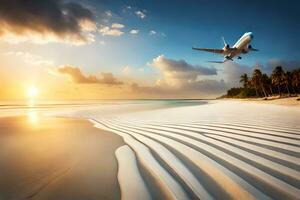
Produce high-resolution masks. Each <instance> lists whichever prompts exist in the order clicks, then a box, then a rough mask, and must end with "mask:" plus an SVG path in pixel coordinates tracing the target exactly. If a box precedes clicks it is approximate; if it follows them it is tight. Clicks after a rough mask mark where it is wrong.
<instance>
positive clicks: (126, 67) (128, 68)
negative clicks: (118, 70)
mask: <svg viewBox="0 0 300 200" xmlns="http://www.w3.org/2000/svg"><path fill="white" fill-rule="evenodd" d="M122 71H123V73H124V74H126V75H128V74H130V73H131V71H132V69H131V67H130V66H125V67H124V68H123V70H122Z"/></svg>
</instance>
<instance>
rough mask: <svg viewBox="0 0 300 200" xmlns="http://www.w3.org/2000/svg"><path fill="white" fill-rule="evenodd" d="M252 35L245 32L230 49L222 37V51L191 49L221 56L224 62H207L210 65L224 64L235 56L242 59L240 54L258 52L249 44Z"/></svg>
mask: <svg viewBox="0 0 300 200" xmlns="http://www.w3.org/2000/svg"><path fill="white" fill-rule="evenodd" d="M253 37H254V36H253V33H252V32H247V33H245V34H244V35H243V36H242V37H241V38H240V39H239V40H238V41H237V42H236V43H235V44H234V45H233V46H232V47H230V46H229V44H227V43H226V41H225V39H224V37H222V40H223V43H224V47H223V49H207V48H194V47H193V48H192V49H194V50H199V51H207V52H211V53H217V54H223V55H224V60H223V61H208V62H211V63H225V62H227V61H229V60H231V61H233V58H234V57H236V56H237V58H238V59H242V57H241V56H240V54H247V53H249V52H250V51H258V49H254V48H253V47H252V46H251V45H250V42H251V41H252V39H253Z"/></svg>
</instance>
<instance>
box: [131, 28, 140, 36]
mask: <svg viewBox="0 0 300 200" xmlns="http://www.w3.org/2000/svg"><path fill="white" fill-rule="evenodd" d="M129 33H130V34H134V35H136V34H138V33H139V30H138V29H132V30H131V31H130V32H129Z"/></svg>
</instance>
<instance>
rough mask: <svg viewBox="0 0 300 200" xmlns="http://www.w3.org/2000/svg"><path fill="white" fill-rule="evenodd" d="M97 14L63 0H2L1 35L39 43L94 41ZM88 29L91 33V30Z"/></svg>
mask: <svg viewBox="0 0 300 200" xmlns="http://www.w3.org/2000/svg"><path fill="white" fill-rule="evenodd" d="M95 27H96V22H95V17H94V14H93V13H92V12H91V11H90V10H89V9H87V8H85V7H83V6H82V5H80V4H79V3H75V2H65V1H60V0H43V1H37V0H29V1H24V0H3V1H2V2H1V4H0V39H2V40H6V41H8V42H14V43H17V42H21V41H32V42H36V43H48V42H65V43H70V44H76V45H78V44H86V43H89V42H92V40H91V39H92V37H91V33H90V32H91V31H94V30H95ZM88 33H89V34H88Z"/></svg>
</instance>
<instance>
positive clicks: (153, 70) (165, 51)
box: [0, 0, 298, 100]
mask: <svg viewBox="0 0 300 200" xmlns="http://www.w3.org/2000/svg"><path fill="white" fill-rule="evenodd" d="M205 6H206V7H205ZM205 6H202V7H201V9H202V10H203V12H202V13H201V12H196V13H197V14H195V16H194V15H191V14H190V13H195V12H194V11H195V9H200V7H199V5H198V3H196V2H194V3H192V4H191V5H190V4H189V5H188V6H181V7H176V5H169V4H167V3H161V4H159V6H158V5H156V4H155V5H154V4H152V3H150V2H144V3H142V2H140V3H137V2H131V1H114V2H110V1H94V0H85V1H78V0H75V1H69V0H45V1H38V0H31V1H23V0H14V1H10V0H3V1H1V4H0V85H1V86H0V99H1V100H14V99H21V100H22V99H28V91H30V90H32V88H33V90H35V91H36V95H34V96H35V98H36V99H129V98H135V99H136V98H214V97H218V96H220V95H221V94H223V93H225V91H226V89H228V88H230V87H232V86H239V76H240V74H241V73H249V72H251V70H252V69H253V67H260V68H262V69H263V70H265V71H267V72H269V71H270V70H271V68H272V67H273V66H275V65H278V64H282V63H288V64H287V65H290V64H291V65H295V62H290V60H295V58H296V54H295V55H294V54H284V55H290V57H289V58H286V57H284V59H285V61H283V58H281V57H278V56H277V55H283V54H281V53H280V52H279V51H277V50H276V49H277V48H271V49H269V50H268V51H266V50H265V52H266V54H260V53H257V54H256V55H249V56H248V55H247V58H245V61H244V60H243V62H241V63H239V64H238V63H233V62H228V63H226V64H223V65H218V64H210V63H207V62H206V61H208V60H218V59H219V60H221V59H222V57H218V56H217V55H211V54H206V53H199V52H195V51H192V49H191V47H192V46H204V47H216V48H222V43H221V40H220V36H221V35H222V34H223V35H224V36H227V37H229V39H228V40H229V42H230V44H233V43H234V42H235V41H236V40H237V39H238V38H239V37H240V36H241V35H242V34H243V33H244V32H246V31H253V32H254V33H257V34H260V37H262V35H264V32H263V31H264V30H262V29H261V28H260V25H259V24H257V21H256V20H254V19H253V21H251V20H252V19H251V18H249V19H248V21H246V22H245V23H241V24H239V25H238V29H237V30H236V31H233V30H229V29H228V30H227V29H224V28H222V27H224V25H225V24H226V23H227V21H226V20H225V18H224V19H223V17H222V16H218V17H217V18H218V22H217V24H215V21H214V20H213V19H211V17H209V16H210V12H209V11H212V10H214V9H218V8H217V7H215V6H214V5H213V4H212V5H210V4H205ZM168 7H172V9H166V8H168ZM246 8H248V7H247V6H246ZM232 9H233V8H232ZM249 9H250V8H249ZM258 12H259V15H261V18H263V19H264V20H265V22H266V23H267V21H268V20H270V22H271V21H272V23H275V22H276V23H281V20H280V19H281V18H282V15H281V14H279V13H278V14H277V15H276V16H275V19H277V20H274V16H272V18H271V17H270V16H268V15H267V14H268V13H265V12H262V11H258ZM217 13H218V15H223V14H222V13H223V12H217ZM198 15H199V16H198ZM200 15H201V16H200ZM175 16H176V17H175ZM200 18H202V19H206V20H208V21H203V20H202V21H201V20H199V19H200ZM175 19H176V20H175ZM273 21H275V22H273ZM254 22H255V23H254ZM292 22H294V21H291V23H292ZM295 23H296V21H295ZM272 26H274V27H277V26H278V24H272ZM290 27H293V26H292V24H291V26H290ZM250 29H251V30H250ZM280 30H285V31H286V33H285V34H287V35H289V34H292V31H290V30H289V29H280ZM277 31H279V30H277ZM280 35H281V34H278V37H280ZM272 37H274V36H272ZM258 38H259V37H258ZM289 38H293V37H289ZM272 39H274V38H272ZM277 39H278V40H277V41H279V43H280V42H282V41H283V40H280V38H277ZM256 40H257V43H256V44H254V46H257V47H258V48H260V47H262V46H263V45H264V44H265V43H267V42H268V37H265V38H264V39H263V40H260V39H256ZM199 41H200V42H199ZM292 43H295V42H294V41H292V40H291V39H290V40H289V41H285V43H280V44H278V45H281V47H282V48H278V49H279V50H281V51H283V50H282V49H288V48H287V47H289V44H292ZM273 55H274V56H273ZM243 59H244V58H243ZM286 60H287V61H286ZM296 63H298V62H296ZM29 93H30V92H29Z"/></svg>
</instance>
